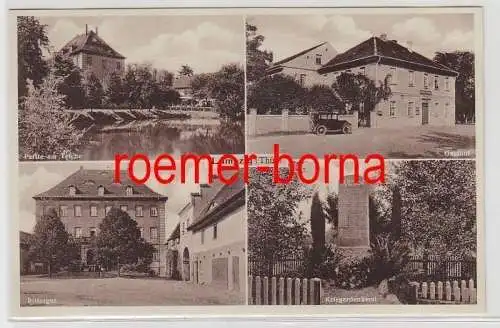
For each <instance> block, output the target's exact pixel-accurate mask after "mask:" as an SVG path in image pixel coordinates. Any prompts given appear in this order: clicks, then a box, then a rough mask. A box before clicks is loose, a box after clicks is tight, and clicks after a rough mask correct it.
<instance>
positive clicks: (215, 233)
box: [214, 224, 217, 239]
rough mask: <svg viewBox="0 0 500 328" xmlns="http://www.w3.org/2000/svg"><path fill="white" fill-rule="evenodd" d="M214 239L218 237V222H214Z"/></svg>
mask: <svg viewBox="0 0 500 328" xmlns="http://www.w3.org/2000/svg"><path fill="white" fill-rule="evenodd" d="M214 239H217V224H214Z"/></svg>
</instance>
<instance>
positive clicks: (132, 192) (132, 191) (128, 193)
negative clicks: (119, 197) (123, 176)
mask: <svg viewBox="0 0 500 328" xmlns="http://www.w3.org/2000/svg"><path fill="white" fill-rule="evenodd" d="M133 194H134V189H132V187H130V186H129V187H127V196H132V195H133Z"/></svg>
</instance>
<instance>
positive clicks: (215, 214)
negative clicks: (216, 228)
mask: <svg viewBox="0 0 500 328" xmlns="http://www.w3.org/2000/svg"><path fill="white" fill-rule="evenodd" d="M217 183H218V184H219V185H218V186H213V184H212V187H218V188H219V190H218V191H217V192H216V193H215V194H214V196H213V197H211V198H209V199H205V200H204V202H203V203H201V204H200V210H198V211H195V212H196V213H195V214H194V220H193V224H191V226H189V227H188V230H195V231H196V230H199V229H202V228H204V227H206V226H208V225H209V224H212V223H214V222H216V221H218V220H220V219H222V218H223V217H224V215H226V214H227V213H230V212H231V211H233V210H234V209H236V208H238V207H240V206H244V204H245V185H244V183H243V180H242V179H237V180H236V181H235V182H234V183H232V184H222V182H220V181H218V182H217Z"/></svg>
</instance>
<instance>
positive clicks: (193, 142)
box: [82, 119, 245, 160]
mask: <svg viewBox="0 0 500 328" xmlns="http://www.w3.org/2000/svg"><path fill="white" fill-rule="evenodd" d="M87 136H88V138H87V144H86V145H85V147H84V148H83V151H82V160H112V159H113V158H114V155H115V154H116V153H127V154H136V153H143V154H147V155H149V156H151V157H154V156H156V155H158V154H160V153H169V154H172V155H175V156H180V154H182V153H186V152H191V153H198V154H202V153H209V154H222V153H235V154H242V153H244V151H245V148H244V145H245V141H244V132H243V128H242V126H241V125H240V124H235V123H221V122H220V121H219V120H217V119H188V120H161V119H156V120H142V121H133V122H127V123H124V124H121V125H116V124H114V125H105V126H102V125H101V126H93V127H92V128H90V129H89V131H88V132H87Z"/></svg>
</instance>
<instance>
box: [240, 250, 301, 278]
mask: <svg viewBox="0 0 500 328" xmlns="http://www.w3.org/2000/svg"><path fill="white" fill-rule="evenodd" d="M303 266H304V259H303V256H301V255H294V256H289V257H286V258H280V259H273V260H271V261H264V260H262V259H260V258H249V259H248V273H249V274H250V275H253V276H270V277H272V276H286V275H296V274H297V272H299V271H301V270H302V269H303Z"/></svg>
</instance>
